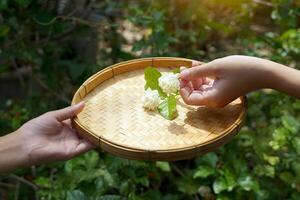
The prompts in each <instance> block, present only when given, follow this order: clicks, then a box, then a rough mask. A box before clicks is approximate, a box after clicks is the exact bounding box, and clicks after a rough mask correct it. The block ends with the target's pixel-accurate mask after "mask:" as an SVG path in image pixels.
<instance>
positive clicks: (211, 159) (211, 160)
mask: <svg viewBox="0 0 300 200" xmlns="http://www.w3.org/2000/svg"><path fill="white" fill-rule="evenodd" d="M202 159H203V161H204V162H205V163H207V164H209V166H211V167H212V168H215V167H216V166H217V162H218V159H219V158H218V156H217V154H215V153H213V152H212V153H208V154H206V155H204V156H203V157H202Z"/></svg>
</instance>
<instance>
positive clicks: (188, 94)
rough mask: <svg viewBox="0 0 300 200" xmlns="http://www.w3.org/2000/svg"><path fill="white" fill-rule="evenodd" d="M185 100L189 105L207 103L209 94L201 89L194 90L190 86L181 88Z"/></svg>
mask: <svg viewBox="0 0 300 200" xmlns="http://www.w3.org/2000/svg"><path fill="white" fill-rule="evenodd" d="M180 95H181V97H182V99H183V101H184V102H185V103H186V104H189V105H197V106H200V105H207V95H205V93H203V92H201V91H195V90H194V91H192V90H190V89H189V88H188V87H185V88H181V89H180Z"/></svg>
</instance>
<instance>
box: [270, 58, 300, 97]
mask: <svg viewBox="0 0 300 200" xmlns="http://www.w3.org/2000/svg"><path fill="white" fill-rule="evenodd" d="M267 64H268V67H269V68H270V73H271V76H272V78H271V81H269V82H268V85H269V88H272V89H274V90H278V91H280V92H284V93H286V94H288V95H290V96H293V97H296V98H298V99H300V71H299V70H296V69H293V68H291V67H287V66H284V65H281V64H278V63H274V62H271V61H268V63H267Z"/></svg>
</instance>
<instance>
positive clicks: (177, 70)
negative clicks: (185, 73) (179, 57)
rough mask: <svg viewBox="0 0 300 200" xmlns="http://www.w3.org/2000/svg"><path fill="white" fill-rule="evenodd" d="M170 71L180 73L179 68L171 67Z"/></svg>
mask: <svg viewBox="0 0 300 200" xmlns="http://www.w3.org/2000/svg"><path fill="white" fill-rule="evenodd" d="M172 72H173V73H174V74H178V73H180V68H176V69H173V70H172Z"/></svg>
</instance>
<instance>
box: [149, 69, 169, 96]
mask: <svg viewBox="0 0 300 200" xmlns="http://www.w3.org/2000/svg"><path fill="white" fill-rule="evenodd" d="M159 77H161V73H160V72H159V71H158V70H157V69H155V68H153V67H147V68H146V69H145V80H146V84H145V89H148V88H151V90H157V91H158V93H159V95H160V96H163V97H166V96H167V95H166V93H164V92H163V91H162V89H161V88H160V87H159V85H158V79H159Z"/></svg>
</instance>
